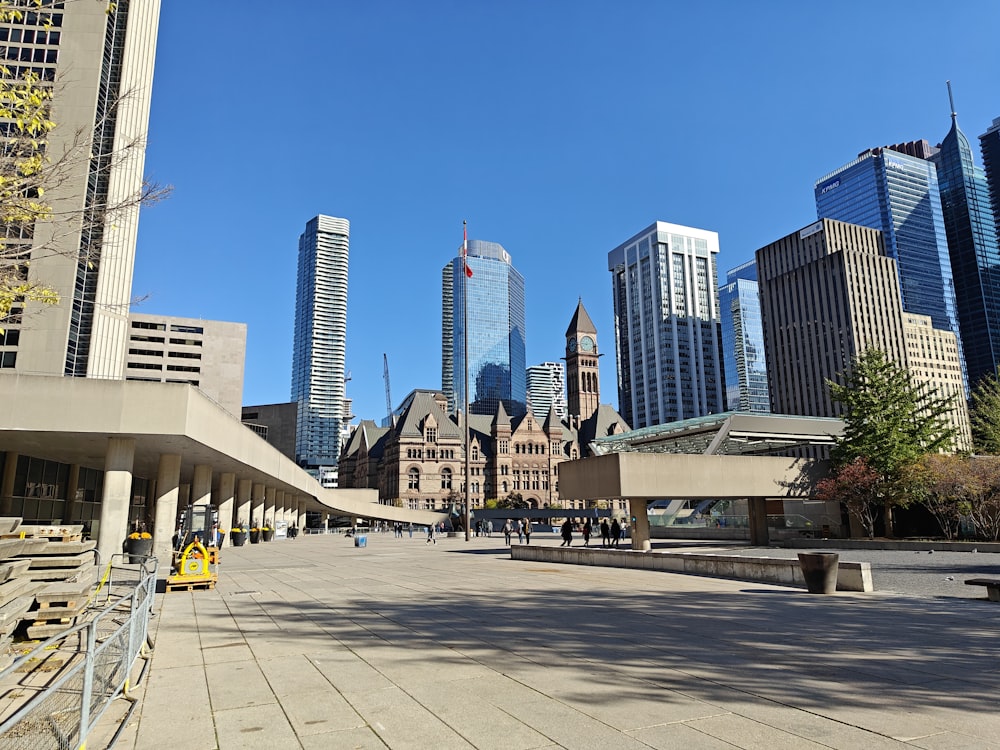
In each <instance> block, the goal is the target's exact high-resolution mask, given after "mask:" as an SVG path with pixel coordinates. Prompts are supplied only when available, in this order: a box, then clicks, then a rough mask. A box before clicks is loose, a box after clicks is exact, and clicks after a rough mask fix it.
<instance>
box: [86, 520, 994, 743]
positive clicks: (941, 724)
mask: <svg viewBox="0 0 1000 750" xmlns="http://www.w3.org/2000/svg"><path fill="white" fill-rule="evenodd" d="M532 541H533V543H534V542H535V541H537V542H538V543H541V544H553V545H555V544H558V539H557V538H556V537H554V536H552V537H548V536H541V537H533V539H532ZM842 556H843V559H848V560H854V559H860V557H859V556H857V555H854V554H853V553H850V552H846V553H843V554H842ZM876 587H878V579H877V577H876ZM966 588H970V589H971V588H972V587H966ZM963 593H965V592H963ZM980 595H982V593H980ZM998 626H1000V605H996V604H992V603H989V602H987V601H985V600H974V599H957V598H940V597H937V598H934V597H930V598H919V597H914V596H909V595H903V594H896V593H884V592H878V591H877V592H876V593H874V594H855V593H839V594H836V595H833V596H821V595H810V594H807V593H806V592H805V591H803V590H800V589H791V588H783V587H780V586H771V585H765V584H756V583H745V582H738V581H729V580H720V579H713V578H701V577H693V576H684V575H674V574H669V573H658V572H646V571H635V570H627V569H608V568H591V567H580V566H562V565H542V564H538V563H527V562H514V561H512V560H510V557H509V553H508V552H507V550H506V549H505V548H504V547H503V537H502V535H494V536H493V537H492V538H489V539H487V538H478V539H475V538H474V539H473V540H472V541H471V542H468V543H467V542H465V541H464V539H455V538H452V539H447V538H443V539H440V540H439V542H438V544H437V545H427V544H425V543H424V539H423V538H422V537H421V536H419V535H416V534H415V535H414V537H413V538H412V539H410V538H408V537H406V536H404V538H403V539H396V538H394V536H393V535H392V534H382V535H379V534H373V535H369V536H368V546H367V547H365V548H357V547H355V546H354V545H353V542H352V541H351V540H350V539H347V538H345V537H343V536H335V535H328V536H307V537H304V538H299V539H296V540H292V541H282V542H272V543H269V544H261V545H253V546H249V545H248V546H246V547H243V548H238V549H226V550H224V552H223V558H222V565H221V573H220V579H219V584H218V587H217V588H216V589H215V590H213V591H197V592H190V593H188V592H184V593H170V594H165V595H163V596H162V597H161V598H158V600H157V605H156V615H155V617H154V619H153V624H152V627H153V628H154V629H155V637H156V648H155V651H154V654H153V658H152V665H151V669H150V671H149V673H148V674H147V676H146V678H145V679H144V681H143V683H142V685H141V686H140V688H139V689H138V690H136V691H135V694H136V695H137V697H139V698H140V699H141V701H142V702H141V705H140V707H139V708H138V709H137V710H136V712H135V713H134V714H133V716H132V718H131V720H130V721H129V722H128V725H127V727H126V729H125V733H124V735H123V737H122V739H121V741H120V742H119V744H118V747H119V748H133V749H134V750H150V749H152V748H177V747H190V748H214V747H217V748H224V749H225V748H246V749H248V750H249V749H251V748H269V749H270V748H309V749H311V748H324V749H327V748H385V747H390V748H420V749H422V750H423V749H426V748H435V749H438V748H498V749H502V750H517V749H519V748H559V747H563V748H602V749H604V748H616V749H618V748H621V749H623V750H627V749H629V748H682V749H684V750H700V749H715V748H734V747H735V748H766V750H781V749H783V748H795V749H799V748H806V749H808V748H844V749H845V750H846V749H851V750H854V749H856V748H904V747H907V748H927V749H937V748H1000V714H998V712H997V711H996V706H997V695H998V687H1000V673H998V667H997V660H996V655H997V653H998V649H1000V627H998ZM95 739H96V738H95ZM94 746H99V745H96V744H95V745H94Z"/></svg>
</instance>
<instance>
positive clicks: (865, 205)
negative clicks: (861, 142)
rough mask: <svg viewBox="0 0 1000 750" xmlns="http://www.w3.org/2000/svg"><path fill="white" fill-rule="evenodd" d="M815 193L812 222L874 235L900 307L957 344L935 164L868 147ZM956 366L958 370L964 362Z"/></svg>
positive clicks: (825, 179)
mask: <svg viewBox="0 0 1000 750" xmlns="http://www.w3.org/2000/svg"><path fill="white" fill-rule="evenodd" d="M917 143H919V142H917ZM904 145H914V144H904ZM899 148H902V146H901V147H899ZM815 196H816V212H817V218H819V219H824V218H825V219H836V220H837V221H844V222H849V223H851V224H860V225H861V226H864V227H870V228H872V229H879V230H881V231H882V236H883V239H884V243H885V252H886V255H888V256H889V257H890V258H892V259H893V260H895V261H896V262H897V263H898V265H899V287H900V293H901V295H902V298H903V309H904V310H906V311H907V312H911V313H917V314H918V315H928V316H930V318H931V321H932V322H933V324H934V327H935V328H937V329H941V330H948V331H951V332H952V333H954V334H955V336H957V337H958V340H959V345H960V346H961V334H960V331H959V325H958V308H957V305H956V301H955V284H954V282H953V280H952V270H951V258H950V256H949V254H948V239H947V235H946V233H945V227H944V214H943V211H942V208H941V193H940V190H939V185H938V174H937V169H936V168H935V166H934V165H933V164H932V163H931V162H929V161H927V159H926V158H921V156H914V155H911V154H909V153H902V152H901V151H900V150H894V149H893V148H874V149H869V150H867V151H864V152H863V153H861V154H860V155H859V156H858V158H857V159H855V160H854V161H852V162H850V163H849V164H846V165H844V166H843V167H841V168H840V169H837V170H835V171H833V172H831V173H830V174H828V175H826V176H825V177H822V178H821V179H819V180H818V181H817V182H816V185H815ZM962 366H963V373H964V371H965V369H964V368H965V362H964V359H963V360H962ZM967 382H968V381H967V380H966V383H967ZM817 416H819V415H817ZM824 416H825V415H824Z"/></svg>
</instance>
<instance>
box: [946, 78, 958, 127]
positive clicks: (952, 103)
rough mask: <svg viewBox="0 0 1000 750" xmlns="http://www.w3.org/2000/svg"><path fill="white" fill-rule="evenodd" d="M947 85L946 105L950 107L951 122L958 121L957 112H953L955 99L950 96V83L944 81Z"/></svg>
mask: <svg viewBox="0 0 1000 750" xmlns="http://www.w3.org/2000/svg"><path fill="white" fill-rule="evenodd" d="M945 83H946V84H948V103H949V104H950V105H951V120H952V122H954V121H955V120H957V119H958V112H956V111H955V98H954V97H953V96H952V95H951V81H945Z"/></svg>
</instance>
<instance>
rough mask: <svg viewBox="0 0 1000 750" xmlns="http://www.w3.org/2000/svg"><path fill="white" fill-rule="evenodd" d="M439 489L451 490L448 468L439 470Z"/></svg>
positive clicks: (449, 470)
mask: <svg viewBox="0 0 1000 750" xmlns="http://www.w3.org/2000/svg"><path fill="white" fill-rule="evenodd" d="M441 489H442V490H450V489H451V469H449V468H444V469H441Z"/></svg>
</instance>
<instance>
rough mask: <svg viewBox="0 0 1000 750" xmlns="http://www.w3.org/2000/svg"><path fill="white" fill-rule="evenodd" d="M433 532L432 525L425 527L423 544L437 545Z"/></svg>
mask: <svg viewBox="0 0 1000 750" xmlns="http://www.w3.org/2000/svg"><path fill="white" fill-rule="evenodd" d="M434 532H435V528H434V524H431V525H430V526H428V527H427V541H426V542H424V544H430V543H431V542H433V543H434V544H437V543H438V540H437V538H436V536H435V534H434Z"/></svg>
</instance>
